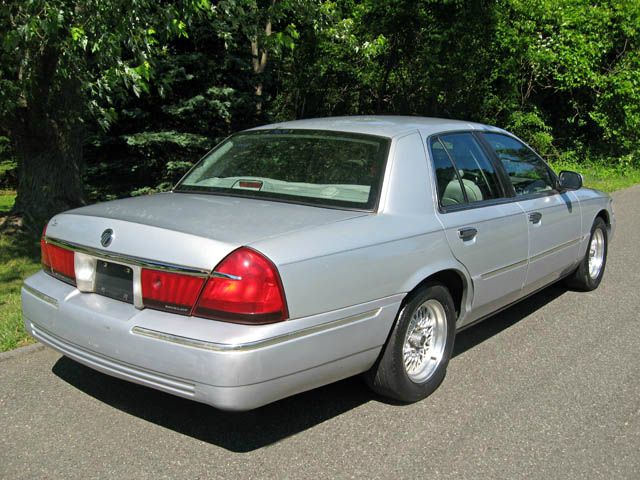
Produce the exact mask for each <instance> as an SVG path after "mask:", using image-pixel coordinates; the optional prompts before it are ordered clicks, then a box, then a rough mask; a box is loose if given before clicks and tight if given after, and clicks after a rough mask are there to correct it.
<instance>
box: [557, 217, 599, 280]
mask: <svg viewBox="0 0 640 480" xmlns="http://www.w3.org/2000/svg"><path fill="white" fill-rule="evenodd" d="M598 230H599V231H601V232H602V235H603V238H604V258H603V261H602V267H601V268H600V271H599V272H598V274H597V275H596V276H595V277H592V276H591V275H590V274H589V252H590V250H591V242H592V241H593V238H594V235H596V231H598ZM608 248H609V239H608V237H607V224H606V223H604V220H602V218H600V217H596V219H595V220H594V221H593V226H592V227H591V236H590V237H589V245H588V246H587V252H586V253H585V255H584V258H583V259H582V261H581V262H580V265H578V268H577V269H576V270H575V272H573V273H572V274H571V275H570V276H569V277H567V278H566V279H565V284H566V285H567V286H568V287H569V288H571V289H573V290H580V291H583V292H590V291H591V290H595V289H596V288H598V285H600V282H601V281H602V277H603V275H604V269H605V267H606V265H607V251H608Z"/></svg>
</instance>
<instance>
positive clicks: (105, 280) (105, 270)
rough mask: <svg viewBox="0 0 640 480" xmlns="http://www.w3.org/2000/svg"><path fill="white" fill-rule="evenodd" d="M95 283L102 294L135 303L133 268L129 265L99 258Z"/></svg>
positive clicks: (97, 291) (97, 290) (96, 290)
mask: <svg viewBox="0 0 640 480" xmlns="http://www.w3.org/2000/svg"><path fill="white" fill-rule="evenodd" d="M95 285H96V288H95V292H96V293H98V294H100V295H104V296H105V297H110V298H113V299H116V300H120V301H121V302H127V303H133V269H132V268H131V267H129V266H127V265H121V264H119V263H112V262H105V261H104V260H98V262H97V264H96V283H95Z"/></svg>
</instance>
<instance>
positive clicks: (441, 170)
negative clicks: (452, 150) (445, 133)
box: [431, 137, 467, 207]
mask: <svg viewBox="0 0 640 480" xmlns="http://www.w3.org/2000/svg"><path fill="white" fill-rule="evenodd" d="M431 157H432V158H433V167H434V171H435V173H436V183H437V184H438V198H439V199H440V205H442V206H443V207H446V206H450V205H461V204H463V203H467V199H466V198H465V195H464V190H463V189H462V183H461V182H460V178H459V177H458V173H457V172H456V169H455V167H454V166H453V162H451V158H450V157H449V155H448V154H447V152H446V151H445V148H444V145H443V144H442V142H440V140H439V139H438V138H437V137H435V138H432V139H431Z"/></svg>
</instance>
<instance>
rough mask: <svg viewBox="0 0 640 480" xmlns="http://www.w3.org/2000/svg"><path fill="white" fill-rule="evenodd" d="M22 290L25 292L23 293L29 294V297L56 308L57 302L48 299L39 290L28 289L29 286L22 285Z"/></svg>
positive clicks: (47, 296)
mask: <svg viewBox="0 0 640 480" xmlns="http://www.w3.org/2000/svg"><path fill="white" fill-rule="evenodd" d="M22 288H23V289H24V290H25V292H29V293H30V294H31V295H33V296H34V297H37V298H39V299H40V300H42V301H43V302H47V303H48V304H49V305H52V306H54V307H56V308H58V300H56V299H55V298H53V297H50V296H49V295H47V294H46V293H42V292H41V291H40V290H36V289H35V288H33V287H30V286H29V285H26V284H24V285H22Z"/></svg>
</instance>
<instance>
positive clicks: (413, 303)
mask: <svg viewBox="0 0 640 480" xmlns="http://www.w3.org/2000/svg"><path fill="white" fill-rule="evenodd" d="M429 299H434V300H437V301H438V302H440V304H441V305H442V306H443V308H444V312H445V316H446V323H447V340H446V343H445V348H444V351H443V354H442V360H441V362H440V365H438V367H437V368H436V370H435V371H434V372H433V373H432V374H431V376H430V377H429V378H427V379H426V380H425V381H423V382H421V383H417V382H414V381H413V380H411V379H410V378H409V376H408V374H407V372H406V370H405V367H404V359H403V353H402V350H403V346H404V340H405V336H406V334H407V329H408V328H409V323H410V321H411V317H412V316H413V313H414V312H415V310H416V309H417V308H418V307H419V306H420V305H422V304H423V303H424V302H425V301H427V300H429ZM455 333H456V313H455V307H454V304H453V300H452V298H451V295H450V294H449V291H448V290H447V289H446V288H445V287H444V286H442V285H439V284H436V285H429V286H425V287H424V288H422V289H420V290H419V291H417V292H416V293H415V294H414V295H413V296H412V298H411V299H410V300H409V301H408V302H407V303H406V304H405V305H404V307H403V308H402V310H401V311H400V313H399V315H398V320H397V322H396V327H395V331H394V334H393V335H392V337H391V338H390V339H389V340H390V342H391V344H390V345H388V347H390V350H391V353H392V355H393V358H392V359H391V360H392V365H393V367H394V368H393V370H394V375H393V376H394V379H395V381H396V385H395V389H396V390H397V391H398V392H400V393H401V394H402V396H403V397H404V398H406V399H407V400H409V401H417V400H420V399H422V398H425V397H426V396H428V395H429V394H430V393H432V392H433V391H434V390H435V389H436V388H437V387H438V386H439V385H440V383H442V380H443V379H444V377H445V374H446V370H447V365H448V363H449V359H450V358H451V354H452V352H453V344H454V339H455Z"/></svg>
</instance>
